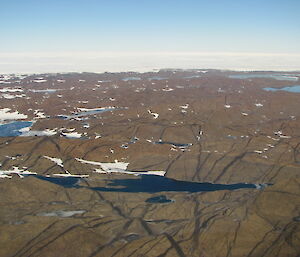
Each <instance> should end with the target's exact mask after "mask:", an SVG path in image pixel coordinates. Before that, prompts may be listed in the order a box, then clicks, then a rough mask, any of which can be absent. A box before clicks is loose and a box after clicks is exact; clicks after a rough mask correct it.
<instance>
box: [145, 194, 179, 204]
mask: <svg viewBox="0 0 300 257" xmlns="http://www.w3.org/2000/svg"><path fill="white" fill-rule="evenodd" d="M145 202H146V203H170V202H173V201H172V200H170V199H168V198H167V197H166V196H165V195H159V196H155V197H151V198H148V199H147V200H146V201H145Z"/></svg>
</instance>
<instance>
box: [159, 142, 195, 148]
mask: <svg viewBox="0 0 300 257" xmlns="http://www.w3.org/2000/svg"><path fill="white" fill-rule="evenodd" d="M154 143H155V144H158V145H173V146H176V147H189V146H191V145H192V144H181V143H174V142H168V141H156V142H154Z"/></svg>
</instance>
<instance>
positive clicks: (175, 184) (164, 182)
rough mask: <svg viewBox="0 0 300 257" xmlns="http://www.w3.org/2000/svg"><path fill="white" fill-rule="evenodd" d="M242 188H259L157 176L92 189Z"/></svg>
mask: <svg viewBox="0 0 300 257" xmlns="http://www.w3.org/2000/svg"><path fill="white" fill-rule="evenodd" d="M241 188H252V189H255V188H257V187H256V185H254V184H246V183H238V184H229V185H226V184H225V185H224V184H212V183H198V182H188V181H180V180H175V179H170V178H166V177H161V176H155V175H142V176H140V177H139V178H137V179H115V180H111V181H110V183H109V184H108V187H92V188H91V189H93V190H97V191H103V192H127V193H158V192H168V191H169V192H170V191H171V192H188V193H195V192H207V191H218V190H236V189H241Z"/></svg>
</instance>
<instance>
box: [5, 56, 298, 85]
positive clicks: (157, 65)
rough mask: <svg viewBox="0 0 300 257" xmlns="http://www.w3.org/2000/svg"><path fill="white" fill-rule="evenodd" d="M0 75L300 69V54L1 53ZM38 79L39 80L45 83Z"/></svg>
mask: <svg viewBox="0 0 300 257" xmlns="http://www.w3.org/2000/svg"><path fill="white" fill-rule="evenodd" d="M0 59H1V63H0V74H1V73H2V74H9V73H23V74H24V73H48V72H54V73H56V72H70V71H77V72H81V71H86V70H88V71H90V72H105V71H111V72H122V71H124V72H126V71H128V70H130V71H139V72H145V71H151V70H154V69H163V68H182V69H193V68H202V67H205V68H206V69H230V70H244V71H246V70H273V71H295V70H300V54H299V53H294V54H293V53H245V52H88V51H84V52H23V53H22V52H19V53H17V52H15V53H6V52H2V53H0ZM43 80H44V79H38V80H37V81H36V82H39V83H41V82H44V81H43Z"/></svg>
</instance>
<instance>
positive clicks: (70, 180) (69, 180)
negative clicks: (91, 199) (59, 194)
mask: <svg viewBox="0 0 300 257" xmlns="http://www.w3.org/2000/svg"><path fill="white" fill-rule="evenodd" d="M28 176H34V177H36V178H38V179H41V180H45V181H48V182H51V183H53V184H56V185H59V186H63V187H78V186H77V184H78V183H79V181H80V178H79V177H78V178H77V177H59V178H54V177H45V176H40V175H28Z"/></svg>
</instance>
